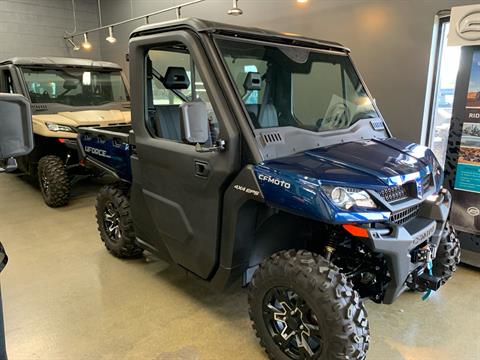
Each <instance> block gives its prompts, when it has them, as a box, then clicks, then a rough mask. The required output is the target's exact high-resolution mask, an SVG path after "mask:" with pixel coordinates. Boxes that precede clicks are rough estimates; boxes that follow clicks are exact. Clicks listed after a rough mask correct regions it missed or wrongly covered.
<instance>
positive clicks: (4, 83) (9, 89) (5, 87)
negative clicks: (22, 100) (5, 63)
mask: <svg viewBox="0 0 480 360" xmlns="http://www.w3.org/2000/svg"><path fill="white" fill-rule="evenodd" d="M0 76H1V81H0V92H3V93H9V94H14V93H15V90H14V86H13V78H12V74H11V73H10V70H3V71H1V73H0Z"/></svg>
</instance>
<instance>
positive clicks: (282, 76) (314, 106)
mask: <svg viewBox="0 0 480 360" xmlns="http://www.w3.org/2000/svg"><path fill="white" fill-rule="evenodd" d="M216 41H217V44H218V47H219V49H220V52H221V55H222V56H223V59H224V61H225V63H226V65H227V68H228V70H229V72H230V75H231V77H232V79H233V82H234V83H235V85H236V87H237V90H238V91H239V93H240V95H241V96H242V100H243V103H244V104H245V107H246V109H247V111H248V114H249V116H250V119H251V121H252V124H253V125H254V126H255V128H257V129H262V128H272V127H279V126H294V127H298V128H302V129H307V130H310V131H325V130H335V129H343V128H347V127H349V126H351V125H352V124H353V123H355V122H357V121H358V120H360V119H366V118H376V117H378V116H379V115H378V114H377V112H376V111H375V108H374V107H373V105H372V102H371V101H370V98H369V97H368V95H367V93H366V91H365V89H364V87H363V85H362V83H361V81H360V79H359V77H358V75H357V73H356V72H355V69H354V67H353V65H352V63H351V61H350V59H349V57H348V56H346V55H343V54H340V53H332V52H321V51H315V50H310V49H305V48H300V47H293V46H281V45H279V46H274V45H265V44H263V43H257V42H249V41H242V40H233V39H231V38H229V39H225V38H220V37H219V38H217V39H216Z"/></svg>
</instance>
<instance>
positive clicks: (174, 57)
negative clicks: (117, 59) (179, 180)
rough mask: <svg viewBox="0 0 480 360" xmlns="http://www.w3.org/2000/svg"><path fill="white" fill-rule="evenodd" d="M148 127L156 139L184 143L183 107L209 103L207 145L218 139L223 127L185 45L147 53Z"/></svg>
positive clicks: (207, 104)
mask: <svg viewBox="0 0 480 360" xmlns="http://www.w3.org/2000/svg"><path fill="white" fill-rule="evenodd" d="M146 61H147V74H146V75H147V98H148V113H149V114H148V117H147V119H146V121H147V128H148V129H149V131H150V133H151V135H152V136H154V137H156V138H161V139H166V140H171V141H176V142H183V140H182V134H181V125H180V121H181V106H182V105H183V104H189V103H194V102H202V103H204V104H205V106H206V109H207V113H208V123H209V130H210V136H209V139H208V141H207V143H206V144H207V145H211V144H213V143H215V141H216V140H217V139H218V133H219V124H218V120H217V117H216V116H215V112H214V110H213V106H212V103H211V101H210V98H209V96H208V93H207V89H206V88H205V86H204V82H203V80H202V78H201V76H200V74H199V72H198V70H197V68H196V66H195V62H194V59H193V57H192V56H191V55H190V53H189V51H188V49H187V48H186V46H185V45H183V44H181V43H174V44H169V45H168V46H162V47H160V48H154V49H150V50H149V51H148V54H147V58H146Z"/></svg>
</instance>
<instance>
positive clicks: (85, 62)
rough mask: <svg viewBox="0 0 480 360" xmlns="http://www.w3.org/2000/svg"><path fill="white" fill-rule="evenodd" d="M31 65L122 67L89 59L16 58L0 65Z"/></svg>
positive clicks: (119, 68)
mask: <svg viewBox="0 0 480 360" xmlns="http://www.w3.org/2000/svg"><path fill="white" fill-rule="evenodd" d="M6 64H13V65H20V66H22V65H24V66H25V65H27V66H28V65H30V66H37V65H38V66H50V67H69V66H73V67H88V68H99V69H116V70H121V67H120V65H117V64H115V63H112V62H107V61H97V60H89V59H76V58H66V57H54V56H48V57H14V58H11V59H6V60H2V61H0V65H6Z"/></svg>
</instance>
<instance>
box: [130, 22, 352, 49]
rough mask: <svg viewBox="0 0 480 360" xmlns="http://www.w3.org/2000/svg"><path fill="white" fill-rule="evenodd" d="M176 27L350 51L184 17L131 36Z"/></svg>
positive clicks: (291, 36)
mask: <svg viewBox="0 0 480 360" xmlns="http://www.w3.org/2000/svg"><path fill="white" fill-rule="evenodd" d="M176 28H189V29H191V30H193V31H195V32H207V33H216V34H224V35H236V36H239V37H242V38H249V39H256V40H269V41H275V42H279V43H286V44H290V45H302V46H311V47H321V48H327V49H331V50H337V51H343V52H349V51H350V50H349V49H348V48H346V47H345V46H343V45H341V44H339V43H336V42H331V41H325V40H317V39H312V38H308V37H304V36H301V35H297V34H292V33H282V32H276V31H271V30H265V29H260V28H254V27H244V26H238V25H230V24H223V23H218V22H214V21H209V20H203V19H197V18H183V19H177V20H171V21H166V22H161V23H155V24H148V25H143V26H140V27H138V28H137V29H135V30H133V32H132V33H131V34H130V38H133V37H137V36H142V35H146V34H152V33H155V32H159V31H165V30H171V29H176Z"/></svg>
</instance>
